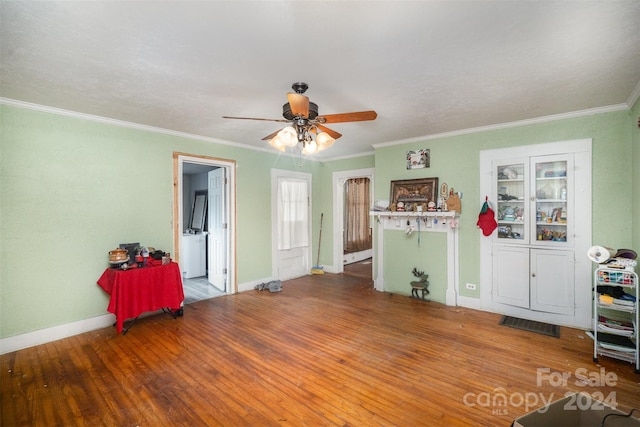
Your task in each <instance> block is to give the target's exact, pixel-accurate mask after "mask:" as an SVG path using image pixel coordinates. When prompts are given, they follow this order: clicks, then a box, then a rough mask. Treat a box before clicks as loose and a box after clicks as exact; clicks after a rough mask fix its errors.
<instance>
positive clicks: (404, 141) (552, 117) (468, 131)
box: [373, 103, 630, 148]
mask: <svg viewBox="0 0 640 427" xmlns="http://www.w3.org/2000/svg"><path fill="white" fill-rule="evenodd" d="M629 108H630V107H629V106H628V105H627V104H626V103H625V104H616V105H609V106H606V107H598V108H590V109H588V110H581V111H573V112H570V113H562V114H553V115H550V116H542V117H536V118H533V119H525V120H518V121H515V122H508V123H500V124H497V125H489V126H480V127H475V128H468V129H460V130H454V131H451V132H442V133H436V134H431V135H425V136H421V137H416V138H409V139H402V140H398V141H391V142H383V143H380V144H374V145H373V148H381V147H389V146H393V145H402V144H409V143H413V142H421V141H428V140H433V139H440V138H449V137H452V136H460V135H468V134H471V133H480V132H488V131H492V130H498V129H508V128H515V127H520V126H527V125H532V124H539V123H547V122H555V121H557V120H564V119H571V118H575V117H582V116H591V115H594V114H602V113H610V112H613V111H621V110H628V109H629Z"/></svg>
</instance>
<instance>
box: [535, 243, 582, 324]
mask: <svg viewBox="0 0 640 427" xmlns="http://www.w3.org/2000/svg"><path fill="white" fill-rule="evenodd" d="M574 266H575V262H574V253H573V251H558V250H548V249H531V309H532V310H537V311H544V312H546V313H557V314H564V315H568V316H573V314H574V310H575V302H574V291H575V281H574Z"/></svg>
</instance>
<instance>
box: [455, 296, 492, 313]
mask: <svg viewBox="0 0 640 427" xmlns="http://www.w3.org/2000/svg"><path fill="white" fill-rule="evenodd" d="M457 304H458V306H460V307H466V308H472V309H474V310H483V309H482V301H481V300H480V298H471V297H465V296H462V295H458V298H457ZM483 311H487V310H483Z"/></svg>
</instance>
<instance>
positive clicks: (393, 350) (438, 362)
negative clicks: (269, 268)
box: [0, 273, 640, 426]
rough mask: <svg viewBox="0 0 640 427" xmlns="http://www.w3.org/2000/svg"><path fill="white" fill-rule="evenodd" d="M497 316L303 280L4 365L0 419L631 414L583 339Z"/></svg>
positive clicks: (611, 367)
mask: <svg viewBox="0 0 640 427" xmlns="http://www.w3.org/2000/svg"><path fill="white" fill-rule="evenodd" d="M499 319H500V316H499V315H497V314H491V313H485V312H479V311H475V310H470V309H464V308H459V307H447V306H444V305H441V304H437V303H433V302H423V301H419V300H416V299H412V298H409V297H406V296H400V295H393V294H387V293H380V292H377V291H375V290H373V289H372V287H371V282H370V281H368V280H365V279H361V278H358V277H353V276H348V275H344V274H341V275H332V274H328V273H327V274H323V275H310V276H306V277H303V278H300V279H296V280H292V281H287V282H285V283H284V286H283V291H282V292H280V293H270V292H258V291H249V292H245V293H242V294H238V295H230V296H223V297H219V298H213V299H208V300H204V301H199V302H195V303H193V304H189V305H187V306H185V309H184V317H181V318H178V319H173V318H171V317H170V316H168V315H164V314H159V315H154V316H149V317H146V318H143V319H140V320H138V321H137V323H136V324H135V325H134V326H133V328H131V330H130V331H129V333H128V334H127V335H124V336H122V335H117V334H116V332H115V328H106V329H101V330H97V331H93V332H89V333H85V334H82V335H78V336H74V337H71V338H67V339H63V340H60V341H56V342H52V343H48V344H44V345H40V346H37V347H32V348H28V349H24V350H20V351H17V352H14V353H9V354H5V355H2V356H0V368H1V369H0V392H1V396H0V398H1V400H0V402H1V405H2V408H1V417H2V418H1V419H0V424H1V425H3V426H18V425H19V426H102V425H105V426H158V425H163V426H173V425H185V426H187V425H188V426H218V425H219V426H279V425H288V426H303V425H304V426H319V425H337V426H365V425H366V426H391V425H399V426H414V425H415V426H417V425H424V426H509V425H510V424H511V422H512V420H513V419H514V418H516V417H518V416H520V415H522V414H524V413H526V412H528V411H530V410H534V409H537V408H538V407H540V406H542V404H543V402H542V401H540V400H538V401H537V402H536V401H534V396H535V397H536V398H537V399H540V398H541V397H542V398H544V399H545V400H547V401H548V400H557V399H559V398H561V397H562V395H563V394H564V393H565V392H568V391H585V392H588V393H591V394H594V395H596V396H598V393H600V394H601V395H603V396H605V397H609V400H611V397H612V396H613V401H615V402H617V403H618V405H619V408H620V409H623V410H628V409H629V408H631V407H634V406H636V407H637V406H639V402H640V385H639V381H640V375H638V374H635V373H634V370H633V366H632V365H630V364H628V363H624V362H620V361H616V360H612V359H605V358H601V360H600V365H597V364H595V363H594V362H593V361H592V341H591V340H590V339H589V338H588V337H586V335H585V334H584V333H583V332H582V331H578V330H574V329H568V328H561V337H560V338H559V339H558V338H552V337H548V336H543V335H538V334H534V333H530V332H524V331H519V330H515V329H512V328H507V327H503V326H499V325H498V321H499ZM539 369H548V371H546V373H545V374H544V375H540V374H538V373H537V372H538V370H539ZM601 370H604V371H601ZM563 374H564V375H570V377H569V378H568V379H567V381H566V384H563V383H562V382H561V381H558V382H557V383H554V381H555V380H558V379H559V378H561V376H562V375H563ZM602 374H605V375H603V376H601V375H602ZM605 376H606V377H607V378H606V379H607V382H606V384H604V383H602V381H600V384H598V380H602V379H604V377H605ZM584 379H587V380H589V381H583V380H584ZM538 382H539V383H540V384H538ZM585 382H587V383H588V382H590V384H585ZM614 383H615V384H614ZM501 397H506V399H507V402H506V404H505V405H501V403H502V402H503V401H502V400H501V399H500V398H501ZM526 402H529V403H530V407H527V406H526Z"/></svg>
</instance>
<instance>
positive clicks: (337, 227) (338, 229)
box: [331, 168, 375, 273]
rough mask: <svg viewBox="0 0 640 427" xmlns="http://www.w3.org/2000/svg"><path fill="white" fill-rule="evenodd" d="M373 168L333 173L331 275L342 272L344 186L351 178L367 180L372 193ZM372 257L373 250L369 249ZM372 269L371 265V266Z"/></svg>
mask: <svg viewBox="0 0 640 427" xmlns="http://www.w3.org/2000/svg"><path fill="white" fill-rule="evenodd" d="M374 173H375V169H374V168H365V169H353V170H348V171H342V172H334V173H333V177H332V180H333V267H332V268H331V272H332V273H342V272H344V262H343V260H344V243H343V232H344V184H345V182H346V181H347V180H348V179H351V178H369V182H370V184H369V185H370V186H371V187H370V189H369V191H370V193H371V195H374V194H375V191H374V180H373V178H374ZM371 254H372V256H373V248H372V249H371ZM372 269H373V264H372Z"/></svg>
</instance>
